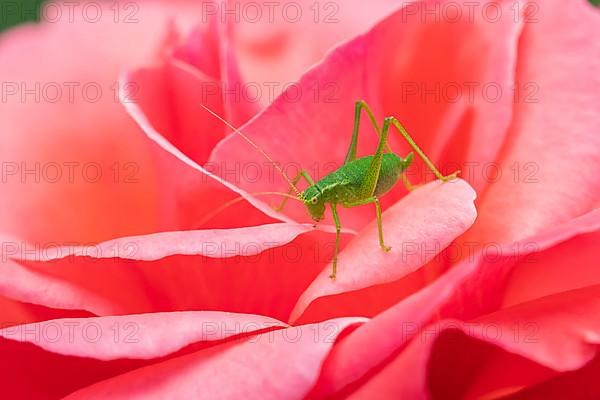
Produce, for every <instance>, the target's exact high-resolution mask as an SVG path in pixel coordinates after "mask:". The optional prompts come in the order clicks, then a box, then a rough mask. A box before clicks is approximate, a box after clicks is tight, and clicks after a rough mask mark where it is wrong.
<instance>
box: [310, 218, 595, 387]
mask: <svg viewBox="0 0 600 400" xmlns="http://www.w3.org/2000/svg"><path fill="white" fill-rule="evenodd" d="M599 217H600V214H598V213H596V212H595V213H590V214H588V215H586V216H583V217H580V218H578V219H576V220H573V221H571V222H569V223H568V224H565V225H562V226H557V227H555V229H554V230H553V231H549V232H547V233H545V234H544V235H539V236H538V237H534V238H530V239H528V240H525V241H523V242H520V243H517V244H518V245H519V246H520V247H519V249H525V250H523V251H521V252H520V253H518V254H517V257H515V255H514V250H512V249H510V248H504V249H503V253H502V254H504V255H503V256H500V257H494V258H491V257H485V256H481V255H480V256H478V258H477V259H475V260H474V261H472V262H468V261H465V262H462V263H461V264H459V265H457V266H456V267H454V268H453V269H451V270H450V271H448V272H447V273H445V274H444V275H443V276H441V277H440V278H439V279H438V280H436V281H435V282H433V283H432V284H430V285H429V286H427V287H425V288H424V289H422V290H421V291H420V292H417V293H415V294H414V295H412V296H410V297H408V298H406V299H404V300H403V301H402V302H400V303H398V304H397V305H395V306H393V307H391V308H389V309H388V310H386V311H384V312H383V313H381V314H379V315H378V316H376V317H375V318H373V319H372V320H371V321H370V322H369V323H368V324H365V325H364V326H362V327H360V328H359V329H357V330H356V331H354V332H353V333H352V334H351V335H349V336H348V337H347V338H345V339H344V341H342V342H341V343H340V344H339V346H336V349H334V352H333V353H332V355H331V357H330V358H329V359H328V362H327V363H326V364H325V366H324V369H323V375H322V378H321V380H320V381H319V384H318V385H317V387H316V389H315V393H319V394H320V395H327V394H330V393H333V392H336V391H339V390H340V389H341V388H343V387H345V386H347V385H348V384H349V383H351V382H356V381H358V380H359V379H360V378H361V377H363V376H365V374H367V373H368V372H369V371H370V370H372V369H373V368H375V367H377V366H378V365H381V364H382V363H384V361H385V360H386V359H387V358H388V357H390V355H392V354H394V353H395V352H397V351H400V349H402V348H403V347H405V346H406V344H407V343H408V341H409V339H410V338H411V337H412V336H413V335H414V333H415V332H417V331H418V328H419V327H421V326H426V325H427V324H428V323H430V322H432V321H435V320H439V319H441V318H445V317H447V318H459V319H461V320H469V319H473V318H476V317H479V316H482V315H485V314H488V313H491V312H494V311H497V310H498V309H499V308H500V307H501V305H502V297H503V293H504V289H505V287H506V283H507V277H508V275H509V274H510V273H511V272H512V271H513V269H514V267H515V265H516V264H517V262H518V261H519V260H522V259H524V258H526V257H527V256H528V255H530V254H532V252H533V250H532V249H529V250H527V249H526V248H525V247H524V246H523V245H524V244H526V243H531V242H533V243H536V244H537V249H538V250H537V251H539V252H542V251H545V250H546V249H549V248H551V247H552V246H555V245H556V244H558V243H561V242H563V241H566V240H569V239H571V238H572V239H571V240H578V237H579V236H578V235H581V234H585V233H589V232H595V231H597V230H599V229H600V218H599ZM536 254H540V253H536ZM526 265H527V264H525V267H526ZM570 266H571V267H573V265H572V264H570ZM577 267H578V268H590V266H589V265H577ZM407 321H408V322H407Z"/></svg>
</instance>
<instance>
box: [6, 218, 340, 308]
mask: <svg viewBox="0 0 600 400" xmlns="http://www.w3.org/2000/svg"><path fill="white" fill-rule="evenodd" d="M332 238H333V235H332V233H331V232H323V231H321V230H315V229H313V228H312V226H304V225H298V224H292V223H280V224H271V225H264V226H257V227H250V228H240V229H216V230H206V231H186V232H166V233H159V234H154V235H146V236H138V237H126V238H121V239H118V240H114V241H108V242H105V243H101V244H99V245H96V246H85V247H76V248H74V247H62V248H61V247H58V248H49V249H43V250H42V251H40V252H33V253H32V252H31V251H30V252H29V253H16V254H15V253H14V252H11V255H10V256H11V257H20V258H23V259H24V260H25V261H22V263H23V264H24V265H25V266H26V267H27V270H26V271H27V273H28V274H27V275H24V279H21V280H19V281H18V285H16V286H15V288H16V289H14V290H13V291H12V292H8V293H9V294H11V295H15V291H16V290H18V291H19V292H18V293H26V294H27V296H29V297H24V296H25V295H24V294H21V295H20V297H18V299H22V300H24V301H34V302H36V303H39V304H42V305H49V306H53V305H54V303H53V302H56V301H57V300H56V298H55V297H54V296H50V295H49V294H51V293H54V292H56V290H55V289H54V288H55V287H58V288H60V287H67V288H72V289H71V290H70V291H68V292H66V293H69V295H68V296H67V297H65V298H64V299H62V301H63V303H60V305H62V306H63V307H65V308H69V306H70V305H74V306H77V308H81V309H85V310H88V311H91V312H94V313H96V314H99V315H107V314H115V313H118V314H126V313H142V312H156V311H173V310H221V311H231V312H243V313H253V314H254V313H256V314H261V315H269V316H273V317H275V318H278V319H285V318H286V317H287V316H288V315H289V313H290V312H291V309H292V307H293V306H294V304H295V303H296V301H297V300H298V296H299V295H300V294H301V293H302V292H303V291H304V290H305V289H306V287H307V286H308V285H309V283H310V282H311V281H312V280H314V278H315V277H316V275H317V274H318V272H319V271H320V270H321V269H322V268H323V267H324V266H325V265H326V263H327V262H329V258H326V256H327V251H324V250H323V249H325V250H326V249H327V244H328V243H330V242H331V241H332V240H333V239H332ZM40 287H41V288H44V289H45V291H42V292H40ZM249 288H253V290H249ZM88 294H89V295H88ZM69 301H70V302H71V303H69ZM46 302H48V303H46Z"/></svg>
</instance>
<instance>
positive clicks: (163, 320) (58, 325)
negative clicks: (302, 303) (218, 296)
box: [0, 312, 282, 398]
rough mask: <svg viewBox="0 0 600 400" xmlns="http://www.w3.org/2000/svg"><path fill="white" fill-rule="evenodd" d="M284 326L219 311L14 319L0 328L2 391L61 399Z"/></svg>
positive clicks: (18, 395)
mask: <svg viewBox="0 0 600 400" xmlns="http://www.w3.org/2000/svg"><path fill="white" fill-rule="evenodd" d="M281 326H282V323H281V322H279V321H275V320H272V319H269V318H265V317H262V316H258V315H240V314H229V313H221V312H180V313H156V314H145V315H126V316H118V317H115V316H111V317H102V318H75V319H58V320H52V321H45V322H42V323H39V324H30V325H22V326H13V327H10V328H6V329H3V330H1V331H0V335H1V336H3V337H4V338H3V339H2V340H1V342H2V346H1V347H0V351H1V352H2V358H3V359H4V360H5V361H6V362H5V363H3V364H2V367H0V369H1V371H0V372H1V373H2V376H3V377H4V379H5V381H4V387H3V390H4V395H6V396H8V395H10V394H14V395H15V397H27V398H60V397H63V396H65V395H67V394H69V393H71V392H73V391H74V390H77V389H80V388H83V387H86V386H87V385H90V384H93V383H95V382H98V381H100V380H103V379H108V378H111V377H114V376H117V375H119V374H122V373H125V372H127V371H131V370H134V369H136V368H140V367H143V366H147V365H151V364H153V363H157V362H161V361H164V360H165V359H169V358H173V357H178V356H180V355H182V354H187V353H190V352H193V351H198V350H199V349H202V348H207V347H212V346H215V345H216V344H219V343H222V342H226V341H235V337H236V336H237V337H239V338H242V337H243V336H244V335H245V336H248V334H249V333H251V332H258V331H265V330H267V331H268V330H272V329H277V328H278V327H281ZM240 335H241V336H240ZM216 351H220V350H219V349H217V350H216ZM48 365H52V368H48Z"/></svg>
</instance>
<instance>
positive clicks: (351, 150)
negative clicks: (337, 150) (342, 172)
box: [344, 100, 392, 165]
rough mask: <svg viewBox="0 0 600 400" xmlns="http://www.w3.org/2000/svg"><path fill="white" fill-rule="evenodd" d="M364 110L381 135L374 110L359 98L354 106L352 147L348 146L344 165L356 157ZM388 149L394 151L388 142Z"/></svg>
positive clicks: (378, 134)
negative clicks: (361, 117)
mask: <svg viewBox="0 0 600 400" xmlns="http://www.w3.org/2000/svg"><path fill="white" fill-rule="evenodd" d="M363 110H364V111H365V113H366V114H367V117H368V118H369V121H371V124H372V125H373V128H375V132H376V133H377V136H381V130H380V129H379V125H378V124H377V120H376V119H375V115H374V114H373V111H372V110H371V108H370V107H369V105H368V104H367V103H366V102H365V101H364V100H358V101H357V102H356V104H355V108H354V129H353V130H352V139H351V140H350V147H348V152H347V153H346V158H345V159H344V165H345V164H348V163H349V162H350V161H353V160H355V159H356V149H357V146H358V130H359V129H360V116H361V112H362V111H363ZM386 150H387V151H389V152H391V151H392V150H391V149H390V147H389V146H388V145H387V143H386Z"/></svg>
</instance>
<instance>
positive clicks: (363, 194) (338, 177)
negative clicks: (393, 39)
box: [201, 100, 460, 279]
mask: <svg viewBox="0 0 600 400" xmlns="http://www.w3.org/2000/svg"><path fill="white" fill-rule="evenodd" d="M201 106H202V107H203V108H204V109H206V110H207V111H208V112H209V113H211V114H212V115H214V116H215V117H216V118H218V119H219V120H221V121H222V122H223V123H224V124H226V125H227V126H228V127H229V128H231V129H232V130H233V131H234V132H236V133H237V134H238V135H240V136H241V137H242V138H243V139H244V140H246V141H247V142H248V143H250V145H252V146H253V147H254V148H255V149H256V150H258V151H259V152H260V153H261V154H262V155H263V156H264V157H265V158H266V159H267V160H268V161H269V162H270V163H272V164H273V166H274V167H275V168H277V170H278V172H279V173H280V174H281V176H282V177H283V178H284V180H285V181H286V182H287V183H288V184H289V185H290V190H289V192H288V193H287V194H285V193H279V192H263V193H256V194H278V195H282V196H284V197H285V198H284V199H283V201H282V202H281V204H280V205H279V206H278V207H276V210H277V211H282V210H283V209H284V207H285V204H286V201H287V199H288V198H292V199H296V200H300V201H302V202H303V203H304V205H305V206H306V208H307V210H308V212H309V214H310V216H311V217H312V219H313V220H314V221H315V222H319V221H320V220H322V219H323V215H324V214H325V204H329V207H330V209H331V214H332V216H333V221H334V222H335V228H336V237H335V247H334V252H333V270H332V273H331V275H330V278H331V279H335V277H336V274H337V261H338V250H339V244H340V233H341V228H342V227H341V223H340V219H339V217H338V213H337V206H338V205H341V206H342V207H346V208H351V207H357V206H362V205H365V204H371V203H372V204H374V205H375V214H376V216H377V228H378V231H379V245H380V247H381V249H382V250H383V251H385V252H388V251H390V250H391V247H388V246H386V245H385V242H384V240H383V226H382V222H381V206H380V204H379V197H381V196H382V195H384V194H385V193H387V192H388V191H390V190H391V189H392V188H393V187H394V186H395V185H396V183H397V182H398V180H399V179H401V178H402V182H403V183H404V184H405V185H406V187H407V189H408V190H412V189H413V187H412V185H411V184H410V182H409V181H408V179H407V178H406V177H405V176H404V172H405V171H406V169H407V168H408V167H409V165H410V164H411V163H412V161H413V158H414V157H413V153H412V152H411V153H409V154H408V155H407V156H406V157H405V158H402V157H399V156H398V155H396V154H394V153H393V152H392V150H391V149H390V147H389V145H388V144H387V138H388V133H389V130H390V127H391V126H394V127H395V128H396V129H397V130H398V132H400V135H401V136H402V137H403V138H404V139H405V140H406V141H407V142H408V144H409V145H410V146H411V147H412V149H413V150H414V151H415V152H416V153H417V154H418V155H419V157H421V159H422V160H423V161H424V162H425V165H427V167H429V168H430V169H431V171H433V173H434V175H435V176H436V178H438V179H439V180H441V181H443V182H447V181H449V180H451V179H454V178H456V176H457V175H458V174H459V173H460V171H456V172H454V173H453V174H450V175H448V176H443V175H442V174H441V173H440V171H438V169H437V168H436V167H435V166H434V165H433V163H432V162H431V161H430V160H429V158H428V157H427V156H426V155H425V153H423V151H422V150H421V149H420V148H419V146H418V145H417V144H416V143H415V141H414V140H413V139H412V138H411V137H410V135H409V134H408V132H406V129H404V127H403V126H402V124H401V123H400V121H398V120H397V119H396V118H394V117H386V118H385V119H384V121H383V127H382V128H381V129H380V128H379V125H378V124H377V121H376V120H375V116H374V114H373V112H372V111H371V109H370V108H369V106H368V105H367V103H366V102H364V101H363V100H359V101H357V102H356V107H355V113H354V129H353V131H352V139H351V141H350V146H349V148H348V152H347V153H346V159H345V160H344V165H342V166H341V167H340V168H338V169H336V170H335V171H333V172H332V173H330V174H329V175H327V176H325V177H324V178H322V179H321V180H319V181H317V182H315V181H314V179H313V178H312V177H311V176H310V174H309V173H308V172H307V171H306V170H301V171H300V172H299V173H298V175H297V176H296V177H295V178H294V179H290V178H288V177H287V176H286V175H285V173H284V172H283V170H282V169H281V168H280V167H279V165H278V164H277V163H275V162H274V161H273V159H272V158H271V157H269V155H268V154H266V153H265V152H264V151H263V150H262V149H261V148H260V147H259V146H258V145H257V144H256V143H254V142H253V141H252V140H250V138H249V137H247V136H246V135H245V134H244V133H243V132H242V131H240V130H239V129H237V128H235V127H234V126H233V125H231V124H230V123H229V122H227V121H226V120H224V119H223V118H221V117H220V116H219V115H218V114H216V113H215V112H213V111H212V110H210V109H209V108H207V107H205V106H204V105H201ZM363 110H364V111H365V113H366V114H367V116H368V118H369V120H370V121H371V123H372V124H373V127H374V128H375V131H376V132H377V134H378V135H379V143H378V145H377V150H376V151H375V154H374V155H370V156H365V157H361V158H357V157H356V150H357V143H358V132H359V128H360V117H361V114H362V111H363ZM385 151H387V153H386V152H385ZM302 178H304V180H306V182H307V183H308V184H309V187H308V188H306V189H305V190H303V191H300V190H299V189H298V188H297V186H296V185H297V184H298V182H299V181H300V179H302ZM292 191H293V192H295V193H296V195H297V197H293V196H291V193H292ZM236 200H237V199H236ZM229 205H231V203H229V204H226V205H225V207H227V206H229ZM217 211H218V212H220V211H222V208H221V209H219V210H217Z"/></svg>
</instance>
